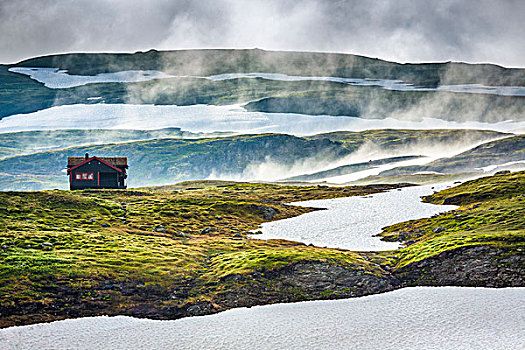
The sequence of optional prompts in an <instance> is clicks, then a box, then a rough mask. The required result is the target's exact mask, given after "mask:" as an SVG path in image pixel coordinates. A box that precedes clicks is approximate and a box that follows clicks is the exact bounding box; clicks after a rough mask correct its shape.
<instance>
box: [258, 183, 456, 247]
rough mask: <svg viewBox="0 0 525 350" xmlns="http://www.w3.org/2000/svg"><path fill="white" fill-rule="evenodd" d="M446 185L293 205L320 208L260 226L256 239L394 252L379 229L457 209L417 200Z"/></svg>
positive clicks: (396, 244) (397, 245)
mask: <svg viewBox="0 0 525 350" xmlns="http://www.w3.org/2000/svg"><path fill="white" fill-rule="evenodd" d="M447 186H448V185H447V184H438V185H428V186H414V187H405V188H402V189H398V190H391V191H388V192H383V193H377V194H374V195H368V196H356V197H346V198H334V199H323V200H313V201H305V202H294V203H292V205H298V206H304V207H312V208H323V209H327V210H318V211H314V212H311V213H307V214H303V215H300V216H296V217H293V218H289V219H284V220H278V221H271V222H266V223H264V224H262V226H261V228H260V229H259V230H255V231H261V232H262V234H254V235H252V236H251V237H252V238H256V239H287V240H290V241H297V242H303V243H305V244H313V245H315V246H320V247H329V248H341V249H348V250H354V251H380V250H391V249H397V248H398V247H399V244H398V243H396V242H384V241H382V240H381V239H380V238H379V237H376V235H377V234H378V233H381V229H382V228H383V227H385V226H389V225H393V224H395V223H398V222H403V221H408V220H415V219H420V218H425V217H430V216H432V215H435V214H439V213H442V212H445V211H449V210H453V209H455V208H457V207H456V206H454V205H434V204H430V203H423V202H422V201H421V199H420V197H421V196H424V195H428V194H432V193H433V192H434V191H439V190H442V189H444V188H446V187H447Z"/></svg>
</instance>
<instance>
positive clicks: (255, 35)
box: [0, 0, 525, 67]
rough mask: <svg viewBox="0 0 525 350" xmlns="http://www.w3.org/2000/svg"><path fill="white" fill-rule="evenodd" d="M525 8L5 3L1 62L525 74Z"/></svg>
mask: <svg viewBox="0 0 525 350" xmlns="http://www.w3.org/2000/svg"><path fill="white" fill-rule="evenodd" d="M524 21H525V0H479V1H469V0H431V1H425V0H420V1H416V0H413V1H409V0H384V1H379V0H378V1H368V0H367V1H364V0H349V1H329V0H325V1H322V0H296V1H292V0H290V1H287V0H275V1H274V0H253V1H249V0H245V1H242V0H237V1H235V0H211V1H204V0H203V1H199V0H193V1H191V0H171V1H169V0H147V1H146V0H145V1H138V0H0V62H2V63H11V62H16V61H19V60H22V59H24V58H28V57H33V56H40V55H45V54H51V53H63V52H78V51H97V52H98V51H111V52H115V51H137V50H148V49H150V48H155V49H159V50H170V49H188V48H254V47H258V48H262V49H268V50H301V51H331V52H345V53H354V54H360V55H365V56H371V57H379V58H382V59H387V60H393V61H398V62H423V61H425V62H426V61H448V60H453V61H466V62H490V63H497V64H501V65H504V66H511V67H525V37H524V35H523V34H524V32H525V24H524Z"/></svg>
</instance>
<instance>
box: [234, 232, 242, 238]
mask: <svg viewBox="0 0 525 350" xmlns="http://www.w3.org/2000/svg"><path fill="white" fill-rule="evenodd" d="M233 237H235V238H242V234H241V233H239V232H237V233H236V234H234V235H233Z"/></svg>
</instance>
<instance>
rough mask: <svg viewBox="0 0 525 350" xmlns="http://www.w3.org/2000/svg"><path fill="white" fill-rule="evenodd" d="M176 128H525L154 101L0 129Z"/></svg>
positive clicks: (26, 119) (15, 121) (19, 120)
mask: <svg viewBox="0 0 525 350" xmlns="http://www.w3.org/2000/svg"><path fill="white" fill-rule="evenodd" d="M168 127H180V128H182V129H183V130H186V131H191V132H215V131H232V132H238V133H256V134H258V133H267V132H275V133H287V134H292V135H312V134H318V133H324V132H330V131H343V130H349V131H362V130H370V129H488V130H497V131H504V132H512V131H513V130H516V129H520V128H525V122H512V121H505V122H499V123H482V122H452V121H445V120H441V119H434V118H425V119H423V120H421V121H404V120H398V119H394V118H386V119H362V118H355V117H346V116H339V117H338V116H323V115H320V116H317V115H315V116H314V115H306V114H291V113H263V112H248V111H246V110H245V109H244V108H242V107H240V106H239V105H230V106H213V105H192V106H156V105H130V104H75V105H63V106H56V107H51V108H47V109H44V110H40V111H37V112H33V113H28V114H17V115H12V116H9V117H6V118H3V119H1V120H0V133H2V132H16V131H29V130H44V129H46V130H56V129H137V130H151V129H159V128H168Z"/></svg>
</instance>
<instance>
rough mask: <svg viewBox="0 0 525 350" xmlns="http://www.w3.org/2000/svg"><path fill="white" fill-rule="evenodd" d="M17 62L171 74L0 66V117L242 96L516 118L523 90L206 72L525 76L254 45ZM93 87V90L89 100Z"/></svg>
mask: <svg viewBox="0 0 525 350" xmlns="http://www.w3.org/2000/svg"><path fill="white" fill-rule="evenodd" d="M15 66H17V67H39V68H40V67H50V68H60V69H65V70H67V71H68V73H69V74H74V75H96V74H99V73H111V72H120V71H125V70H158V71H162V72H165V73H167V74H171V75H174V76H177V77H176V78H169V79H158V80H152V81H146V82H134V83H115V82H113V83H95V84H88V85H85V86H78V87H72V88H64V89H50V88H47V87H45V86H44V85H43V84H41V83H39V82H37V81H35V80H32V79H31V78H29V77H27V76H25V75H22V74H18V73H13V72H9V71H8V69H9V68H10V67H13V66H0V119H1V118H3V117H6V116H9V115H13V114H20V113H29V112H35V111H38V110H41V109H45V108H49V107H51V106H57V105H66V104H93V103H119V104H121V103H133V104H156V105H194V104H214V105H225V104H246V108H247V109H248V110H252V111H261V112H282V113H304V114H317V115H341V116H354V117H361V118H375V119H383V118H386V117H389V116H393V117H395V118H401V119H403V118H404V119H410V120H414V119H421V118H425V117H435V118H440V119H446V120H461V121H464V120H475V121H478V120H481V121H488V122H494V121H503V120H509V119H512V120H523V118H525V117H523V116H524V115H525V97H523V96H500V95H492V94H481V93H476V94H474V93H460V92H446V91H393V90H390V89H388V88H386V89H385V88H382V87H377V86H353V85H348V84H345V83H339V82H334V81H331V82H330V81H320V80H303V81H277V80H267V79H262V78H253V79H248V78H234V79H230V80H218V81H215V80H207V79H202V78H196V77H203V76H211V75H216V74H227V73H254V72H259V73H279V74H286V75H292V76H303V77H304V76H310V77H316V76H317V77H341V78H357V79H371V80H370V81H372V80H373V79H391V80H400V81H403V82H405V83H409V84H413V85H415V86H419V87H422V86H424V87H436V86H444V85H454V84H484V85H490V86H525V69H517V68H503V67H500V66H496V65H490V64H466V63H451V62H447V63H421V64H399V63H394V62H388V61H383V60H379V59H374V58H367V57H363V56H356V55H348V54H333V53H308V52H278V51H263V50H257V49H254V50H181V51H154V50H152V51H148V52H137V53H134V54H104V53H99V54H97V53H89V54H88V53H78V54H63V55H52V56H44V57H37V58H32V59H29V60H25V61H22V62H19V63H17V64H16V65H15ZM93 97H96V98H97V100H90V98H93Z"/></svg>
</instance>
